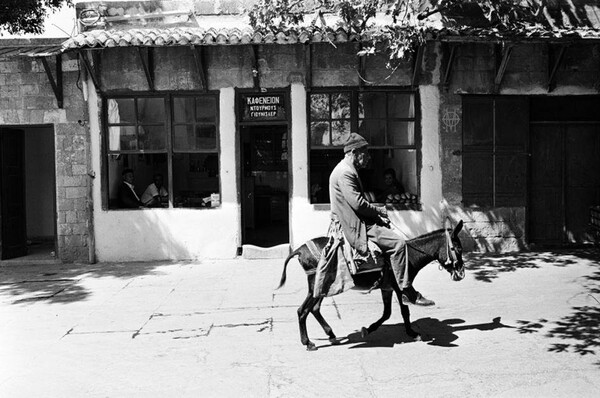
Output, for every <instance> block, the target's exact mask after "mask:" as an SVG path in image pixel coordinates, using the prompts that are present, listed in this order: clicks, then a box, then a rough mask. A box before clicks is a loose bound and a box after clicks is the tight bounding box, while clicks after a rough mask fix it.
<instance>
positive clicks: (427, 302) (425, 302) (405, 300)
mask: <svg viewBox="0 0 600 398" xmlns="http://www.w3.org/2000/svg"><path fill="white" fill-rule="evenodd" d="M402 304H404V305H408V304H414V305H420V306H423V307H429V306H431V305H435V302H434V301H433V300H429V299H426V298H425V297H424V296H423V295H422V294H421V293H418V294H417V298H416V299H415V301H410V300H409V298H408V296H407V295H406V294H403V295H402Z"/></svg>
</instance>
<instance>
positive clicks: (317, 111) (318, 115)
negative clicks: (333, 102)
mask: <svg viewBox="0 0 600 398" xmlns="http://www.w3.org/2000/svg"><path fill="white" fill-rule="evenodd" d="M310 117H311V118H312V119H329V94H311V95H310Z"/></svg>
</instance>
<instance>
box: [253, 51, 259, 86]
mask: <svg viewBox="0 0 600 398" xmlns="http://www.w3.org/2000/svg"><path fill="white" fill-rule="evenodd" d="M252 79H253V80H254V88H255V89H259V88H260V70H259V68H258V46H257V45H253V46H252Z"/></svg>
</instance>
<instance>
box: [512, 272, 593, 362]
mask: <svg viewBox="0 0 600 398" xmlns="http://www.w3.org/2000/svg"><path fill="white" fill-rule="evenodd" d="M583 279H584V280H583V285H584V287H585V289H586V290H587V292H588V293H587V296H589V297H587V298H589V299H590V300H591V301H592V303H593V304H592V305H580V306H574V307H572V308H571V311H572V312H571V313H570V314H569V315H567V316H564V317H562V318H561V319H559V320H558V321H555V322H554V321H549V320H547V319H543V318H541V319H538V320H537V321H526V320H519V321H518V324H519V326H518V328H517V330H518V332H519V333H523V334H532V333H543V335H544V336H545V337H547V338H553V339H561V340H564V342H560V343H552V344H551V345H550V347H548V351H551V352H574V353H576V354H579V355H582V356H584V355H599V354H600V301H599V299H600V271H596V272H594V273H593V274H591V275H586V276H584V277H583ZM596 365H598V366H600V361H598V362H596Z"/></svg>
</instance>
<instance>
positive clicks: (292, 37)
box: [63, 27, 357, 50]
mask: <svg viewBox="0 0 600 398" xmlns="http://www.w3.org/2000/svg"><path fill="white" fill-rule="evenodd" d="M356 40H357V37H356V36H355V35H348V34H347V33H346V32H345V31H344V30H343V29H338V30H331V29H328V30H323V29H319V28H314V29H300V30H288V31H285V32H283V31H282V32H279V33H277V34H274V33H271V32H269V33H266V34H263V33H261V32H258V31H255V30H253V29H251V28H243V29H238V28H219V29H217V28H209V29H203V28H192V27H178V28H166V29H161V28H153V29H126V30H92V31H88V32H85V33H81V34H78V35H77V36H74V37H72V38H71V39H69V40H67V41H66V42H65V43H64V44H63V48H64V49H65V50H70V49H80V48H105V47H129V46H158V47H164V46H189V45H198V46H200V45H236V44H295V43H320V42H333V43H344V42H348V41H356Z"/></svg>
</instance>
